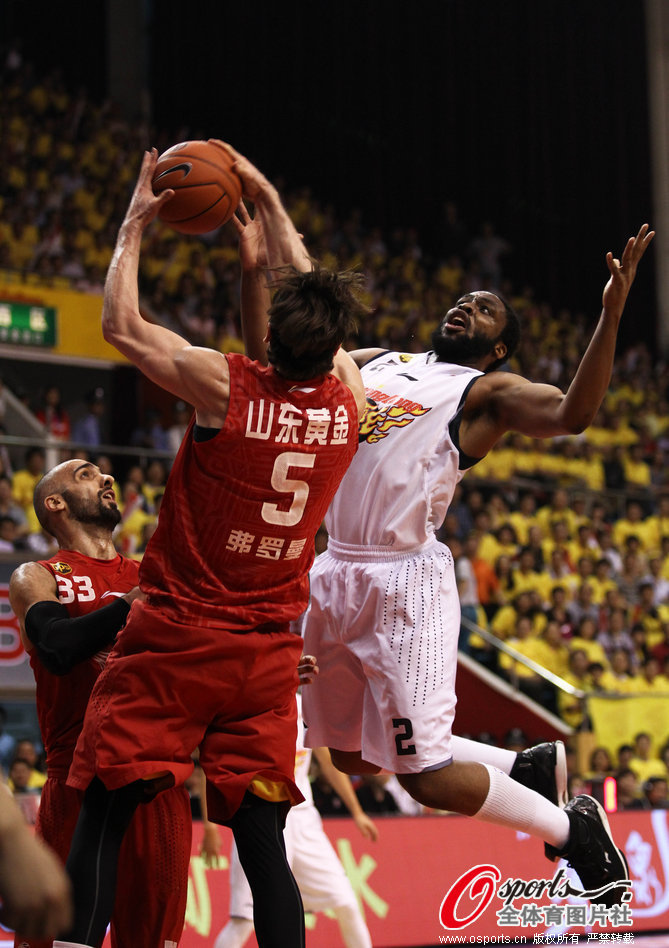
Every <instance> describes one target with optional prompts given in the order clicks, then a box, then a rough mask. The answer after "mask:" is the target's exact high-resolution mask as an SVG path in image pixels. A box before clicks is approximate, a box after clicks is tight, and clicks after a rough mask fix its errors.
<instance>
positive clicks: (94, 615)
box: [25, 598, 130, 675]
mask: <svg viewBox="0 0 669 948" xmlns="http://www.w3.org/2000/svg"><path fill="white" fill-rule="evenodd" d="M129 611H130V606H129V605H128V603H127V602H126V600H125V599H121V598H119V599H115V600H114V602H112V603H110V604H109V605H108V606H103V608H102V609H96V610H95V612H91V613H89V614H88V615H86V616H77V617H76V618H72V617H71V616H70V614H69V612H68V611H67V609H66V608H65V606H64V605H63V604H62V603H60V602H51V601H49V600H44V601H43V602H36V603H35V604H34V605H32V606H31V607H30V609H28V612H27V613H26V619H25V629H26V635H27V636H28V638H29V639H30V641H31V642H32V644H33V645H34V646H35V651H36V652H37V654H38V656H39V658H40V660H41V661H42V664H43V665H44V667H45V668H46V669H47V670H48V671H50V672H51V673H52V674H54V675H66V674H67V673H68V672H69V671H71V670H72V668H73V667H74V666H75V665H77V664H78V663H79V662H83V661H84V660H85V659H87V658H91V657H92V656H93V655H95V654H96V653H97V652H99V651H100V649H103V648H105V646H107V645H111V643H112V642H113V641H114V639H115V638H116V634H117V632H119V631H120V629H122V628H123V626H124V625H125V620H126V618H127V616H128V612H129Z"/></svg>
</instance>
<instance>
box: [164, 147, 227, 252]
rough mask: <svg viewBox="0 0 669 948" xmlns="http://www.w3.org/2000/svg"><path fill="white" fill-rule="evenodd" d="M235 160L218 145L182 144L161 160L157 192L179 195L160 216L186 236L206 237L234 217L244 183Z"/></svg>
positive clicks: (166, 206) (168, 152) (165, 205)
mask: <svg viewBox="0 0 669 948" xmlns="http://www.w3.org/2000/svg"><path fill="white" fill-rule="evenodd" d="M233 161H234V159H233V158H232V157H231V156H230V155H229V154H228V152H227V151H226V150H225V148H223V146H222V145H219V144H218V143H217V142H215V141H213V140H212V139H209V141H193V142H181V143H180V144H179V145H173V146H172V147H171V148H168V149H167V151H164V152H163V153H162V155H161V156H160V157H159V158H158V161H157V163H156V170H155V172H154V175H153V181H152V185H153V193H154V194H160V192H161V191H164V190H165V188H171V189H172V190H173V191H174V192H175V193H174V197H172V198H170V200H169V201H167V203H166V204H164V205H163V207H162V208H161V211H160V214H159V217H160V219H161V220H162V221H165V223H166V224H169V225H170V227H173V228H174V229H175V230H178V231H179V232H180V233H182V234H206V233H208V232H209V231H211V230H216V228H217V227H220V226H221V225H222V224H225V223H226V221H229V220H230V218H231V217H232V215H233V213H234V211H235V208H236V207H237V205H238V204H239V201H240V198H241V196H242V183H241V181H240V180H239V178H238V176H237V175H236V174H235V172H234V171H233V170H232V164H233Z"/></svg>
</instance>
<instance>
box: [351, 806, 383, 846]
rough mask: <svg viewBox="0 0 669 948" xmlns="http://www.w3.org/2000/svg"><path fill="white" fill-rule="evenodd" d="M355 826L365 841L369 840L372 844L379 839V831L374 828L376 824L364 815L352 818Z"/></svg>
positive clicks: (360, 814)
mask: <svg viewBox="0 0 669 948" xmlns="http://www.w3.org/2000/svg"><path fill="white" fill-rule="evenodd" d="M353 819H354V820H355V825H356V826H357V827H358V829H359V830H360V832H361V833H362V835H363V836H364V837H365V839H371V841H372V842H373V843H375V842H376V841H377V839H378V838H379V831H378V830H377V828H376V824H375V823H374V822H372V820H370V818H369V817H368V816H367V814H366V813H358V815H357V816H354V817H353Z"/></svg>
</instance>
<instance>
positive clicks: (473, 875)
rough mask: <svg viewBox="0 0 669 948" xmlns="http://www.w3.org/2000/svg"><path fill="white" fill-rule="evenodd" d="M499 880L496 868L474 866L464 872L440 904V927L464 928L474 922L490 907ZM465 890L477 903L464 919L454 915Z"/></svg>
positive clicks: (499, 876)
mask: <svg viewBox="0 0 669 948" xmlns="http://www.w3.org/2000/svg"><path fill="white" fill-rule="evenodd" d="M501 878H502V873H501V872H500V871H499V869H498V868H497V866H489V865H488V866H474V868H473V869H468V870H467V872H464V873H463V874H462V875H461V876H460V878H459V879H457V880H456V881H455V882H454V883H453V885H452V886H451V887H450V889H449V890H448V892H447V893H446V895H445V896H444V900H443V902H442V903H441V907H440V909H439V921H440V922H441V925H442V927H443V928H450V929H453V928H466V927H467V926H468V925H471V924H472V922H475V921H476V919H477V918H478V917H479V916H480V915H481V914H482V912H484V911H485V909H486V908H487V907H488V906H489V905H490V902H491V900H492V898H493V896H494V894H495V890H496V887H497V883H498V882H499V881H500V879H501ZM467 890H469V897H470V899H472V900H474V899H479V902H478V905H476V906H475V908H474V911H473V912H471V913H470V914H469V915H466V916H465V917H464V918H459V917H458V915H457V914H456V910H457V907H458V902H459V901H460V899H461V898H462V896H463V895H464V894H465V893H466V892H467Z"/></svg>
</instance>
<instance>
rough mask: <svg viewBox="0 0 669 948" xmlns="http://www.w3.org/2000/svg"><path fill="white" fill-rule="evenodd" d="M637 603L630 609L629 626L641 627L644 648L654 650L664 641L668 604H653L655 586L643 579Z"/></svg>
mask: <svg viewBox="0 0 669 948" xmlns="http://www.w3.org/2000/svg"><path fill="white" fill-rule="evenodd" d="M637 588H638V596H639V601H638V602H637V603H636V605H635V606H634V607H633V609H632V615H631V620H630V621H631V624H632V626H633V627H636V626H641V627H642V628H643V630H644V633H645V646H646V647H647V648H648V649H653V648H655V646H656V645H660V644H661V643H662V642H663V641H664V629H665V627H666V626H667V624H668V623H669V604H667V603H659V604H656V603H655V585H654V584H653V583H652V582H651V581H650V580H647V579H643V580H642V581H641V582H640V583H639V585H638V587H637Z"/></svg>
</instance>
